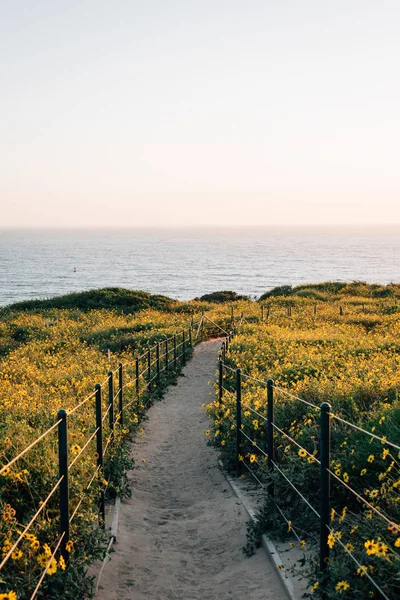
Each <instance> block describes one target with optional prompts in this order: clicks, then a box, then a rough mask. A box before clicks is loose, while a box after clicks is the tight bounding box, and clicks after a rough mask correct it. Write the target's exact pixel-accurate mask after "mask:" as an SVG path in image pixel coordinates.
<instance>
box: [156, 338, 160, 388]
mask: <svg viewBox="0 0 400 600" xmlns="http://www.w3.org/2000/svg"><path fill="white" fill-rule="evenodd" d="M156 365H157V383H160V344H159V342H157V344H156Z"/></svg>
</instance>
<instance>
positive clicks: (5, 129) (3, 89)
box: [0, 0, 400, 227]
mask: <svg viewBox="0 0 400 600" xmlns="http://www.w3.org/2000/svg"><path fill="white" fill-rule="evenodd" d="M399 30H400V2H399V1H398V0H379V1H377V0H335V1H334V2H331V1H328V0H249V2H243V0H226V1H225V0H201V1H200V0H196V1H193V0H180V1H178V0H146V1H145V2H144V1H143V0H141V1H140V2H139V1H138V0H113V1H112V2H110V1H109V0H106V1H105V0H79V1H76V0H68V1H66V0H39V1H38V2H32V0H2V2H1V7H0V55H1V57H2V60H1V62H0V227H92V226H93V227H104V226H111V227H122V226H123V227H149V226H152V227H196V226H238V225H240V226H247V225H249V226H253V225H276V224H283V225H303V224H311V225H319V224H332V223H334V224H359V225H368V224H369V225H372V224H379V223H400V169H399V158H398V157H399V152H400V149H399V144H400V108H399V107H400V77H399V57H400V36H399Z"/></svg>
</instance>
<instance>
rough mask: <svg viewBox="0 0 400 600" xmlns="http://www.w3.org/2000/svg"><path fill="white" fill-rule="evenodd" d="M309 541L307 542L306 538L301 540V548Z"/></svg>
mask: <svg viewBox="0 0 400 600" xmlns="http://www.w3.org/2000/svg"><path fill="white" fill-rule="evenodd" d="M306 544H307V542H305V541H304V540H301V542H300V544H299V545H300V548H304V547H305V546H306Z"/></svg>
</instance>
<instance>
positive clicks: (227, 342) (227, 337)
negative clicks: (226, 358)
mask: <svg viewBox="0 0 400 600" xmlns="http://www.w3.org/2000/svg"><path fill="white" fill-rule="evenodd" d="M228 352H229V335H227V336H226V340H225V354H227V353H228Z"/></svg>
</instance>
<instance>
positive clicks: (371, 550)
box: [364, 540, 377, 556]
mask: <svg viewBox="0 0 400 600" xmlns="http://www.w3.org/2000/svg"><path fill="white" fill-rule="evenodd" d="M376 547H377V544H376V543H375V540H367V541H366V542H364V548H365V549H366V551H367V554H368V556H372V555H373V554H376Z"/></svg>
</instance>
